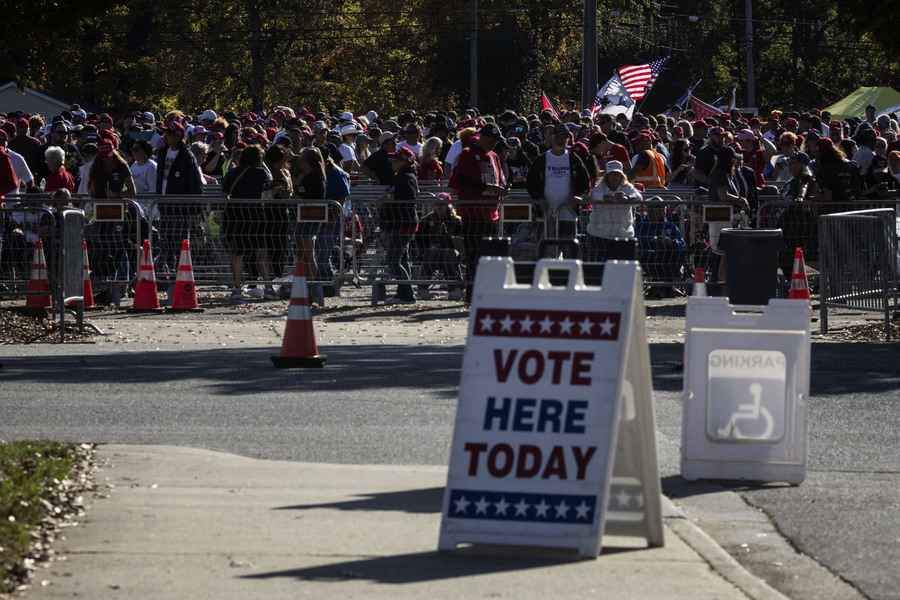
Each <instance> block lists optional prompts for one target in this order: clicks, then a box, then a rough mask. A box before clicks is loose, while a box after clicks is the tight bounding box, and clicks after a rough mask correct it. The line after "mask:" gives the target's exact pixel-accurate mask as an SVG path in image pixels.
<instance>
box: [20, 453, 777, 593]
mask: <svg viewBox="0 0 900 600" xmlns="http://www.w3.org/2000/svg"><path fill="white" fill-rule="evenodd" d="M100 458H101V459H107V460H109V462H110V466H109V467H107V468H105V469H103V470H101V471H100V473H99V477H100V483H103V479H104V478H108V483H111V484H114V485H115V488H114V489H113V490H112V493H111V496H110V498H108V499H98V500H96V501H94V504H93V506H92V507H91V508H90V509H89V511H88V516H87V518H86V519H85V521H84V523H83V524H82V526H79V527H77V528H74V529H69V530H68V531H67V540H66V541H64V542H62V543H60V544H59V545H58V547H57V553H58V554H62V555H65V556H67V560H65V561H60V562H55V563H53V564H52V565H51V567H50V568H49V569H48V570H47V571H41V572H39V573H38V574H37V579H38V580H42V579H47V580H49V585H46V586H44V587H42V586H40V585H36V586H35V587H34V589H32V590H31V591H30V592H28V593H27V597H28V598H32V599H35V600H37V599H48V598H75V597H78V598H90V599H92V600H103V599H106V598H128V599H129V600H142V599H154V600H163V599H178V600H199V599H201V598H210V599H212V598H215V599H226V598H241V599H253V598H266V599H278V598H292V599H293V598H300V597H304V598H428V599H429V600H436V599H439V598H454V599H459V598H514V599H522V600H525V599H529V598H537V599H540V600H550V599H557V598H589V597H605V598H617V599H625V598H634V599H642V600H648V599H656V598H659V599H663V598H665V599H667V600H672V599H678V598H690V599H692V600H699V599H704V598H716V599H730V598H746V597H747V596H748V595H749V596H750V597H754V598H780V597H781V596H779V595H778V594H777V593H775V592H773V591H772V590H771V589H770V588H768V587H767V586H765V585H764V584H762V583H761V582H759V580H756V579H755V578H753V577H752V576H750V575H749V574H748V573H746V571H743V569H741V568H740V567H739V566H737V563H735V562H734V561H733V560H729V558H730V557H728V556H727V554H725V553H724V551H722V550H721V549H720V548H718V546H715V545H714V544H713V543H712V542H711V540H709V538H707V537H706V536H705V534H703V533H702V532H700V531H699V530H698V529H696V527H695V526H694V525H692V524H691V523H689V522H688V521H687V520H686V519H684V517H683V516H681V515H680V513H679V512H678V511H677V510H676V509H675V508H674V507H673V506H672V505H671V503H669V502H668V501H666V502H665V506H666V507H667V508H666V517H665V523H666V546H665V548H659V549H652V550H649V549H635V548H634V545H633V544H629V540H623V539H621V538H606V539H605V540H604V545H605V546H606V545H608V546H609V547H608V548H605V549H604V553H603V555H602V556H601V557H600V558H599V559H598V560H589V561H579V560H573V559H570V558H567V557H561V556H560V555H559V554H549V553H534V554H529V555H527V556H526V557H525V558H522V557H521V556H520V557H512V556H510V555H509V554H508V553H507V554H502V553H498V552H497V551H496V550H494V551H491V552H489V553H486V552H485V549H478V550H477V551H476V549H466V550H460V551H457V552H455V553H452V554H439V553H437V552H435V547H436V544H437V534H438V527H439V521H440V514H439V512H440V504H441V495H442V491H443V485H444V483H445V481H446V470H445V469H443V468H437V467H389V466H347V465H323V464H305V463H292V462H276V461H264V460H254V459H249V458H243V457H239V456H233V455H229V454H222V453H217V452H212V451H207V450H195V449H189V448H175V447H163V446H106V447H103V448H101V450H100ZM686 542H687V543H686ZM629 545H630V547H629ZM698 552H699V553H700V554H698ZM701 554H702V556H701ZM711 565H712V566H711ZM713 567H714V568H713ZM726 577H727V579H728V580H730V581H727V580H726V579H725V578H726ZM733 583H734V584H735V585H733ZM736 586H739V587H740V588H741V589H740V590H739V589H738V587H736ZM741 590H743V592H742V591H741Z"/></svg>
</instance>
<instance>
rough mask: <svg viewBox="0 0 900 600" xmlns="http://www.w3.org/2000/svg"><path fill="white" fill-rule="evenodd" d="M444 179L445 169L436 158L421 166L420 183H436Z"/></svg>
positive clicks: (423, 162)
mask: <svg viewBox="0 0 900 600" xmlns="http://www.w3.org/2000/svg"><path fill="white" fill-rule="evenodd" d="M443 178H444V167H442V166H441V161H439V160H438V159H436V158H433V159H431V160H430V161H428V162H425V161H422V164H420V165H419V181H435V180H438V179H443Z"/></svg>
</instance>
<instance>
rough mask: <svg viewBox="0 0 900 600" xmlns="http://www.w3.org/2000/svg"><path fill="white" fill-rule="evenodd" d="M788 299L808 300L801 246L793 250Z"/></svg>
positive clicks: (807, 286)
mask: <svg viewBox="0 0 900 600" xmlns="http://www.w3.org/2000/svg"><path fill="white" fill-rule="evenodd" d="M788 299H789V300H809V299H810V297H809V282H808V281H807V280H806V261H804V260H803V248H800V247H799V246H798V247H797V249H796V250H794V272H793V273H791V290H790V291H789V292H788Z"/></svg>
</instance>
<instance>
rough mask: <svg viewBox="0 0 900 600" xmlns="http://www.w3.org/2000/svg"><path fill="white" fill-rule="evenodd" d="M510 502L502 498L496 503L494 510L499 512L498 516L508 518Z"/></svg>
mask: <svg viewBox="0 0 900 600" xmlns="http://www.w3.org/2000/svg"><path fill="white" fill-rule="evenodd" d="M509 506H510V504H509V502H507V501H506V498H503V497H501V498H500V502H494V510H496V511H497V513H496V514H498V515H503V516H506V511H507V510H508V509H509Z"/></svg>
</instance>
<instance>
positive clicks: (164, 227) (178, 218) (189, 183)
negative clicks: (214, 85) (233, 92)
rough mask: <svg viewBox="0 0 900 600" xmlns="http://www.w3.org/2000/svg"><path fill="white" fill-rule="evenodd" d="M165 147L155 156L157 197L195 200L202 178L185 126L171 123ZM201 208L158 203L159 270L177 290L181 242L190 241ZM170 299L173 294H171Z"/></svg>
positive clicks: (166, 134)
mask: <svg viewBox="0 0 900 600" xmlns="http://www.w3.org/2000/svg"><path fill="white" fill-rule="evenodd" d="M164 131H165V137H164V139H165V143H164V144H163V145H162V147H161V148H160V149H159V150H158V151H157V153H156V193H157V194H160V195H165V196H193V195H199V194H201V193H202V192H203V178H202V176H201V174H200V167H199V166H198V165H197V160H196V159H195V158H194V155H193V154H192V153H191V151H190V149H189V148H188V146H187V144H185V143H184V125H182V124H181V123H179V122H178V121H171V122H170V123H169V125H168V126H167V127H166V128H165V130H164ZM202 211H203V207H202V206H201V205H200V204H193V203H192V204H186V203H182V202H179V203H174V202H160V203H159V237H160V260H159V263H158V264H159V265H160V267H159V270H162V268H163V265H167V266H168V270H169V274H170V276H171V277H172V280H173V282H172V285H171V286H170V290H169V291H170V292H171V291H172V289H173V288H174V279H175V271H176V269H177V268H178V257H179V256H180V254H181V241H182V240H185V239H187V238H188V237H189V234H190V230H191V227H192V225H193V224H194V222H195V221H198V220H199V219H200V218H201V215H202ZM170 296H171V294H170Z"/></svg>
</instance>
